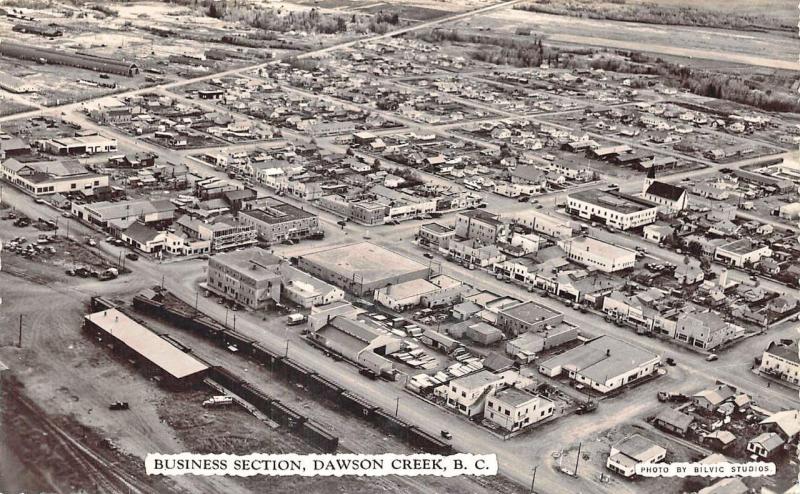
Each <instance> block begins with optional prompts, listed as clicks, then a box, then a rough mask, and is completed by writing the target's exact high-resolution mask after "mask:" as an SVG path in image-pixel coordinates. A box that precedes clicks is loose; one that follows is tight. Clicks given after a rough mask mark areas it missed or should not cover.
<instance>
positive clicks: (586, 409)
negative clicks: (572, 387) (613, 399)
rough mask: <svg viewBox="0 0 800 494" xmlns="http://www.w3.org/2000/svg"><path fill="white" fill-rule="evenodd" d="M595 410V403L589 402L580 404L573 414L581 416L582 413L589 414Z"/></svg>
mask: <svg viewBox="0 0 800 494" xmlns="http://www.w3.org/2000/svg"><path fill="white" fill-rule="evenodd" d="M595 410H597V402H596V401H592V400H589V401H586V402H584V403H581V404H580V405H579V406H578V409H577V410H575V413H577V414H578V415H583V414H584V413H591V412H594V411H595Z"/></svg>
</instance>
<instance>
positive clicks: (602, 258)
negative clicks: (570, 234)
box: [558, 237, 636, 273]
mask: <svg viewBox="0 0 800 494" xmlns="http://www.w3.org/2000/svg"><path fill="white" fill-rule="evenodd" d="M558 246H559V247H561V248H562V249H564V252H565V253H566V255H567V258H568V259H569V260H571V261H575V262H577V263H578V264H583V265H584V266H588V267H590V268H595V269H598V270H600V271H603V272H604V273H613V272H616V271H622V270H623V269H632V268H633V266H634V264H636V252H635V251H633V250H630V249H625V248H622V247H617V246H616V245H612V244H610V243H608V242H603V241H602V240H598V239H596V238H592V237H575V238H571V239H568V240H559V241H558Z"/></svg>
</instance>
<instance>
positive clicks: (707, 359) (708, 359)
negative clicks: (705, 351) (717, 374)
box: [706, 353, 719, 362]
mask: <svg viewBox="0 0 800 494" xmlns="http://www.w3.org/2000/svg"><path fill="white" fill-rule="evenodd" d="M717 359H719V356H717V354H716V353H712V354H711V355H709V356H708V357H706V361H708V362H713V361H715V360H717Z"/></svg>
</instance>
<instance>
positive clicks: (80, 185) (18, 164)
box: [0, 158, 109, 197]
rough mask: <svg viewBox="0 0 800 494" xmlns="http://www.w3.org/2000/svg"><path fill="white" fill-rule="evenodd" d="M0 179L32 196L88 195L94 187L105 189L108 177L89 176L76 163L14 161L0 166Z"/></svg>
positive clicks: (83, 168) (72, 161) (6, 161)
mask: <svg viewBox="0 0 800 494" xmlns="http://www.w3.org/2000/svg"><path fill="white" fill-rule="evenodd" d="M0 176H2V178H3V179H4V180H6V181H7V182H10V183H12V184H14V185H16V186H17V187H19V188H20V189H22V190H23V191H25V192H26V193H28V194H30V195H32V196H36V197H39V196H45V195H50V194H56V193H60V194H69V193H76V192H81V193H84V194H86V195H91V194H92V193H93V191H94V189H96V188H100V187H108V184H109V182H108V175H98V174H96V173H91V172H90V171H89V170H87V169H86V167H84V166H83V165H82V164H81V163H80V162H79V161H78V160H74V159H65V160H58V161H18V160H17V159H15V158H10V159H7V160H5V161H3V162H2V163H0Z"/></svg>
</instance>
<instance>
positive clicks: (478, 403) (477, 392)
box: [446, 370, 507, 417]
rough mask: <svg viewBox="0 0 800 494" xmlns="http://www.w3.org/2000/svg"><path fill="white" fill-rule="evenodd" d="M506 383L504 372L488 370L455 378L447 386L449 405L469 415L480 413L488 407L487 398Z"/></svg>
mask: <svg viewBox="0 0 800 494" xmlns="http://www.w3.org/2000/svg"><path fill="white" fill-rule="evenodd" d="M506 384H507V383H506V381H505V378H504V376H503V375H502V374H494V373H492V372H489V371H487V370H481V371H478V372H476V373H474V374H470V375H468V376H464V377H459V378H457V379H453V380H452V381H450V384H449V385H448V387H447V401H446V403H447V406H448V407H450V408H454V409H456V410H458V412H459V413H461V414H462V415H466V416H467V417H474V416H476V415H480V414H482V413H483V411H484V409H485V407H486V404H485V401H486V398H487V397H488V396H489V395H491V394H493V393H494V392H495V391H496V390H497V389H499V388H500V387H503V386H505V385H506Z"/></svg>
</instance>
